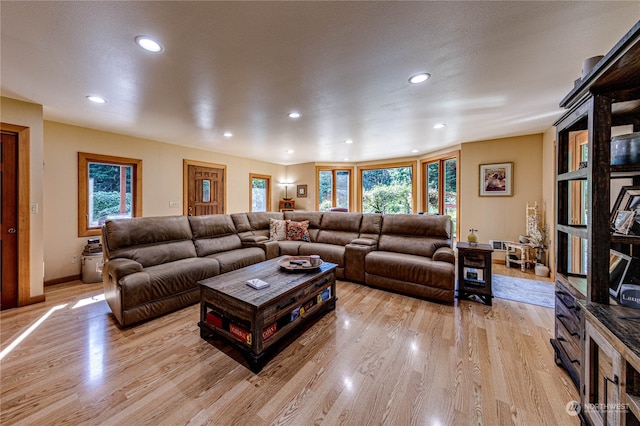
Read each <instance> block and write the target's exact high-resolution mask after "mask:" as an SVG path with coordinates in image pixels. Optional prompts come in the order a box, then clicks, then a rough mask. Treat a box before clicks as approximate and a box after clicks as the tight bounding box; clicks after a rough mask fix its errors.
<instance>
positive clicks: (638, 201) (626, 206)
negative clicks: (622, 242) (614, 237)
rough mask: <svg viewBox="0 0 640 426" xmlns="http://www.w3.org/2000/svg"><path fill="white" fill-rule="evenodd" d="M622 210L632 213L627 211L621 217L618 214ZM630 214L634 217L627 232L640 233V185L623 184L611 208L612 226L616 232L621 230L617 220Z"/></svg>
mask: <svg viewBox="0 0 640 426" xmlns="http://www.w3.org/2000/svg"><path fill="white" fill-rule="evenodd" d="M621 211H623V212H630V213H626V214H624V215H623V217H620V218H619V217H618V215H619V212H621ZM628 216H631V218H632V219H631V221H630V223H629V229H628V230H627V233H626V234H628V233H629V232H630V233H632V234H634V235H640V186H623V187H622V188H620V192H619V193H618V197H617V198H616V201H615V203H614V204H613V208H612V209H611V228H612V229H613V230H614V232H620V231H618V230H617V227H616V225H615V224H616V221H617V220H622V219H623V218H627V217H628ZM626 234H625V235H626Z"/></svg>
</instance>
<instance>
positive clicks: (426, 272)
mask: <svg viewBox="0 0 640 426" xmlns="http://www.w3.org/2000/svg"><path fill="white" fill-rule="evenodd" d="M365 270H366V271H367V274H372V275H378V276H381V277H389V278H394V279H396V280H400V281H406V282H411V283H416V284H424V285H428V286H430V287H437V288H442V289H446V290H453V288H454V286H455V268H454V265H452V264H451V263H447V262H436V261H433V260H431V259H430V258H428V257H423V256H416V255H411V254H402V253H395V252H388V251H372V252H370V253H368V254H367V256H366V257H365Z"/></svg>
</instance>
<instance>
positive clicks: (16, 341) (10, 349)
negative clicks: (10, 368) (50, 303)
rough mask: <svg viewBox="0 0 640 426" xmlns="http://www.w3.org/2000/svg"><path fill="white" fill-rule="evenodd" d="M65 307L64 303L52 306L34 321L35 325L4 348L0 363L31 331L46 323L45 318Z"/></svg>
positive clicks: (0, 354) (0, 353)
mask: <svg viewBox="0 0 640 426" xmlns="http://www.w3.org/2000/svg"><path fill="white" fill-rule="evenodd" d="M66 306H67V304H66V303H65V304H64V305H58V306H54V307H53V308H51V309H49V311H48V312H47V313H46V314H44V315H43V316H41V317H40V319H38V321H36V322H35V323H33V324H32V325H31V327H29V328H28V329H27V330H26V331H25V332H24V333H22V334H21V335H20V336H18V338H17V339H16V340H14V341H13V342H11V344H10V345H9V346H7V347H6V348H4V349H3V351H2V352H0V361H1V360H2V359H3V358H4V357H5V356H7V355H8V354H9V353H11V351H12V350H14V349H15V347H16V346H18V345H19V344H20V342H22V341H23V340H24V339H26V338H27V337H28V336H29V335H30V334H31V333H33V331H34V330H35V329H36V328H38V327H39V326H40V324H42V323H43V322H45V321H46V319H47V318H49V317H50V316H51V315H52V314H53V313H54V312H55V311H58V310H60V309H64V308H65V307H66Z"/></svg>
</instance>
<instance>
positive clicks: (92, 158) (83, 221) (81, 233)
mask: <svg viewBox="0 0 640 426" xmlns="http://www.w3.org/2000/svg"><path fill="white" fill-rule="evenodd" d="M89 163H102V164H111V165H118V166H130V167H131V168H132V169H131V214H132V215H133V217H141V216H142V160H138V159H135V158H125V157H114V156H111V155H101V154H90V153H86V152H78V237H93V236H100V235H101V233H102V227H101V226H89V222H88V216H89Z"/></svg>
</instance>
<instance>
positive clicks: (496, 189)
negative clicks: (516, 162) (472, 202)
mask: <svg viewBox="0 0 640 426" xmlns="http://www.w3.org/2000/svg"><path fill="white" fill-rule="evenodd" d="M512 195H513V163H494V164H480V196H481V197H510V196H512Z"/></svg>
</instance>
